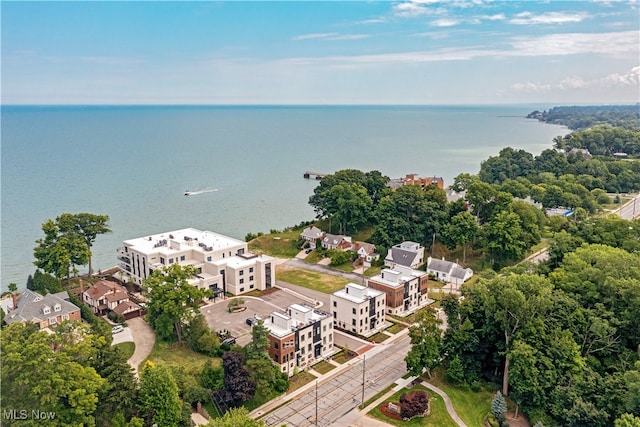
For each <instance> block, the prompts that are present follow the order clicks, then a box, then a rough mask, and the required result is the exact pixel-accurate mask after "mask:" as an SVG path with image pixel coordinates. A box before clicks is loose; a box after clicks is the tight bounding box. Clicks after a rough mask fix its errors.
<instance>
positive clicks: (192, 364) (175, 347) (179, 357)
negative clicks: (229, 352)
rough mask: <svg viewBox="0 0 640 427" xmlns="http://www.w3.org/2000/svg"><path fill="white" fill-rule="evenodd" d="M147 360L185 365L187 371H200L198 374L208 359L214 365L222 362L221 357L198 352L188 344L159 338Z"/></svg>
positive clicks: (219, 364)
mask: <svg viewBox="0 0 640 427" xmlns="http://www.w3.org/2000/svg"><path fill="white" fill-rule="evenodd" d="M147 360H149V361H152V362H153V363H161V364H162V363H163V364H166V365H178V366H184V368H185V370H186V371H187V372H198V375H199V372H200V370H202V367H203V366H204V364H205V363H206V362H207V360H211V361H212V363H213V366H221V364H222V360H221V359H219V358H217V357H209V356H205V355H204V354H200V353H196V352H195V351H192V350H191V349H190V348H189V346H188V345H187V344H181V345H179V344H178V343H171V344H169V343H166V342H161V341H157V340H156V343H155V345H154V346H153V350H152V351H151V354H150V355H149V357H148V358H147ZM142 365H144V363H143V364H142ZM142 365H141V366H142Z"/></svg>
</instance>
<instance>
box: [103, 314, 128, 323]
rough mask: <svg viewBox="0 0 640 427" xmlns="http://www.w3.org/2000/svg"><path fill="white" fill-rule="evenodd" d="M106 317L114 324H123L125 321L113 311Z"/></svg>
mask: <svg viewBox="0 0 640 427" xmlns="http://www.w3.org/2000/svg"><path fill="white" fill-rule="evenodd" d="M107 317H108V318H109V320H111V321H112V322H115V323H124V320H125V319H124V316H123V315H122V314H118V313H116V312H114V311H110V312H109V314H108V315H107Z"/></svg>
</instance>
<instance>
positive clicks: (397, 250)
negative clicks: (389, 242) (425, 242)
mask: <svg viewBox="0 0 640 427" xmlns="http://www.w3.org/2000/svg"><path fill="white" fill-rule="evenodd" d="M423 262H424V247H423V246H421V245H420V244H419V243H416V242H409V241H407V242H402V243H400V244H398V245H394V246H392V247H391V248H390V249H389V252H387V256H386V258H385V259H384V265H385V266H386V267H390V268H393V267H394V266H395V265H401V266H403V267H409V268H413V269H417V268H418V267H420V265H422V263H423Z"/></svg>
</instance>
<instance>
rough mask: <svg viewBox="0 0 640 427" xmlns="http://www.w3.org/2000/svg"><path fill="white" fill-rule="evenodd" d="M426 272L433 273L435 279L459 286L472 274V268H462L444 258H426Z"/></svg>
mask: <svg viewBox="0 0 640 427" xmlns="http://www.w3.org/2000/svg"><path fill="white" fill-rule="evenodd" d="M427 273H429V274H433V275H434V276H435V277H436V279H437V280H439V281H441V282H446V283H453V284H454V285H456V286H460V285H461V284H463V283H464V282H466V281H467V280H469V279H470V278H471V276H473V270H472V269H470V268H464V267H462V266H460V265H458V264H457V263H455V262H451V261H446V260H445V259H444V258H442V259H437V258H431V257H429V258H427Z"/></svg>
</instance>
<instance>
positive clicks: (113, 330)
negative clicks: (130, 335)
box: [111, 325, 124, 334]
mask: <svg viewBox="0 0 640 427" xmlns="http://www.w3.org/2000/svg"><path fill="white" fill-rule="evenodd" d="M122 331H124V327H123V326H122V325H117V326H114V327H113V328H111V333H112V334H117V333H118V332H122Z"/></svg>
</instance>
